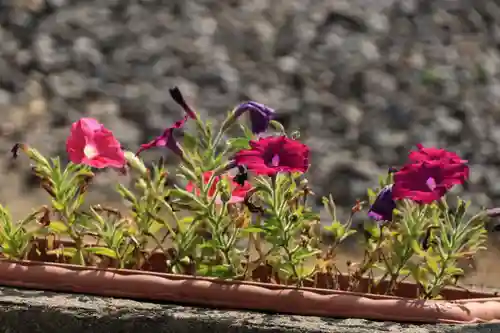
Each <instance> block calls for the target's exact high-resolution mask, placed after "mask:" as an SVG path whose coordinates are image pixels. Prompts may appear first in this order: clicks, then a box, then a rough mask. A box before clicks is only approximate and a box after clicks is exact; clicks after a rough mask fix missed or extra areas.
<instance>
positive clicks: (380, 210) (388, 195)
mask: <svg viewBox="0 0 500 333" xmlns="http://www.w3.org/2000/svg"><path fill="white" fill-rule="evenodd" d="M394 208H396V202H395V201H394V200H393V199H392V185H387V186H385V187H384V188H383V189H382V190H381V191H380V192H379V194H378V195H377V198H376V199H375V202H374V203H373V205H372V206H371V208H370V210H369V211H368V216H369V217H371V218H372V219H374V220H376V221H392V211H393V210H394Z"/></svg>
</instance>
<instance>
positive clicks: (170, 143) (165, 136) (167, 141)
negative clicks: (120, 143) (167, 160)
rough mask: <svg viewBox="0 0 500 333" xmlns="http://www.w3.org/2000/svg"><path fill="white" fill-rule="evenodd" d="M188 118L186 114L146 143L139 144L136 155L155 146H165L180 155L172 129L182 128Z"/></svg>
mask: <svg viewBox="0 0 500 333" xmlns="http://www.w3.org/2000/svg"><path fill="white" fill-rule="evenodd" d="M187 119H188V115H186V116H184V118H182V119H181V120H179V121H176V122H175V123H174V124H173V125H172V126H170V127H169V128H167V129H165V130H164V131H163V133H162V134H161V135H160V136H158V137H156V138H154V139H153V140H151V141H150V142H148V143H144V144H142V145H141V146H140V148H139V150H137V153H136V155H139V154H140V153H142V152H143V151H145V150H148V149H151V148H155V147H167V148H168V149H170V150H171V151H173V152H174V153H175V154H177V155H179V156H181V157H182V150H181V148H180V147H179V143H178V142H177V140H176V139H175V137H174V130H176V129H179V128H182V127H183V126H184V124H185V123H186V121H187Z"/></svg>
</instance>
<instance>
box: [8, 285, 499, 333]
mask: <svg viewBox="0 0 500 333" xmlns="http://www.w3.org/2000/svg"><path fill="white" fill-rule="evenodd" d="M0 304H1V309H0V332H2V333H36V332H44V333H46V332H54V333H118V332H119V333H125V332H134V333H142V332H144V333H149V332H151V333H167V332H168V333H174V332H175V333H212V332H213V333H226V332H227V333H230V332H231V333H232V332H235V333H236V332H238V333H250V332H251V333H260V332H276V333H278V332H292V333H299V332H300V333H306V332H307V333H326V332H328V333H333V332H335V333H344V332H346V333H379V332H380V333H382V332H385V333H387V332H401V333H452V332H457V333H458V332H460V333H487V332H488V333H489V332H500V324H485V325H468V326H448V325H407V324H397V323H389V322H373V321H368V320H359V319H329V318H319V317H303V316H288V315H272V314H264V313H255V312H248V311H226V310H213V309H205V308H195V307H186V306H179V305H169V304H155V303H147V302H137V301H132V300H124V299H114V298H107V297H95V296H88V295H76V294H65V293H53V292H44V291H37V290H20V289H13V288H4V287H0Z"/></svg>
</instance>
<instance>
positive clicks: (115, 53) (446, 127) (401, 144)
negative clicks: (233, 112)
mask: <svg viewBox="0 0 500 333" xmlns="http://www.w3.org/2000/svg"><path fill="white" fill-rule="evenodd" d="M499 45H500V1H497V0H335V1H330V0H272V1H270V0H244V1H243V0H224V1H221V0H190V1H185V0H2V1H1V2H0V119H1V121H0V151H1V153H2V154H3V155H4V158H3V159H2V161H1V175H2V178H1V180H0V182H1V184H2V186H1V187H0V200H1V202H2V204H7V205H8V206H10V207H11V208H12V210H13V212H14V214H17V213H25V212H26V211H27V210H29V209H31V206H32V205H33V204H36V203H42V202H45V201H46V197H45V196H44V194H43V193H42V192H41V190H39V189H38V188H37V186H36V184H35V183H34V182H33V180H32V179H31V177H30V176H29V172H28V170H29V169H28V167H27V162H25V163H21V164H12V163H11V161H9V156H10V155H9V154H8V152H9V150H10V148H11V146H12V145H13V143H15V142H18V141H22V142H26V143H29V144H32V145H34V146H36V147H37V148H39V149H40V150H41V151H42V152H44V153H47V154H51V155H62V156H64V155H65V148H64V142H65V139H66V136H67V134H68V129H69V125H70V124H71V122H73V121H75V120H77V119H78V118H79V117H82V116H92V117H96V118H98V119H99V120H101V121H102V122H103V123H105V124H106V126H107V127H109V128H110V129H112V130H113V131H114V132H115V134H116V136H117V137H118V138H119V139H120V140H121V142H122V143H123V144H124V146H125V147H126V148H129V149H132V150H135V149H137V147H138V145H139V144H140V143H143V142H145V141H146V140H149V139H151V138H152V137H153V136H156V135H157V134H159V133H160V132H161V131H162V130H163V129H164V127H166V126H168V125H170V124H171V123H172V122H173V121H175V120H177V119H179V117H180V116H181V114H182V111H181V110H180V109H179V108H178V107H177V106H176V105H174V104H173V102H172V101H171V100H170V96H169V94H168V88H169V87H172V86H173V85H177V86H179V87H180V88H181V90H182V91H183V93H184V94H185V96H186V98H187V99H188V100H189V101H190V103H192V104H193V105H194V106H196V108H197V110H198V111H199V112H201V114H202V116H203V117H213V118H214V119H220V118H221V117H223V116H224V115H225V114H226V112H227V111H228V110H229V109H230V108H232V107H233V106H234V105H236V104H237V103H239V102H240V101H242V100H247V99H252V100H256V101H259V102H262V103H265V104H267V105H269V106H271V107H273V108H276V109H277V110H278V112H279V120H280V121H282V122H283V123H284V124H285V125H286V127H287V128H288V129H290V130H295V129H296V130H300V132H301V138H302V139H303V140H304V141H305V142H306V143H307V144H308V145H310V147H311V149H312V163H313V166H312V170H311V173H310V181H311V183H312V185H313V188H314V190H315V192H316V193H317V194H318V196H321V195H326V194H328V193H330V192H331V193H332V194H333V197H334V198H335V199H336V200H337V203H338V204H339V205H340V206H341V207H343V208H344V211H345V209H347V208H349V207H350V206H351V205H352V204H353V203H354V201H355V200H356V199H357V198H360V197H362V196H364V195H365V193H366V188H367V187H369V186H375V185H376V184H377V177H378V175H380V174H382V173H384V172H386V170H387V168H388V166H391V165H398V164H400V163H402V162H404V160H405V158H406V154H407V151H408V150H409V149H411V148H412V147H414V146H415V144H416V143H419V142H422V143H424V144H426V145H436V146H440V147H446V148H448V149H450V150H453V151H456V152H458V153H459V154H460V155H461V156H463V157H464V158H466V159H468V160H469V161H470V163H471V165H472V176H471V180H470V183H469V184H467V185H466V189H465V190H466V193H465V196H466V197H467V198H471V199H473V200H474V204H475V206H476V207H479V206H488V207H491V206H495V205H499V204H500V169H499V166H500V75H499V72H500V52H499ZM109 176H110V177H101V178H100V180H98V181H97V182H98V183H97V184H96V186H95V187H94V188H93V196H94V199H95V200H97V201H108V200H110V201H113V200H115V199H116V197H113V196H112V194H111V192H112V190H113V189H112V188H110V187H109V186H106V185H107V182H109V180H110V179H112V178H113V177H114V178H119V176H118V175H116V174H109ZM111 176H112V177H111ZM457 191H458V192H457V193H460V192H461V191H462V190H461V189H457ZM96 198H97V199H96Z"/></svg>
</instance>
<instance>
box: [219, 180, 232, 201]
mask: <svg viewBox="0 0 500 333" xmlns="http://www.w3.org/2000/svg"><path fill="white" fill-rule="evenodd" d="M217 190H218V192H219V194H220V199H221V200H222V202H229V200H231V188H230V185H229V182H228V181H227V179H225V178H223V179H221V180H220V181H219V183H217Z"/></svg>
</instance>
